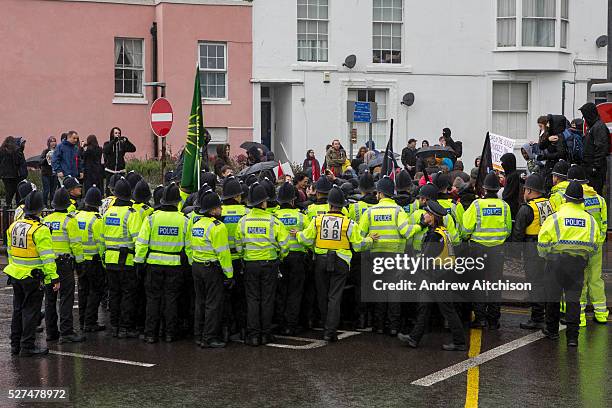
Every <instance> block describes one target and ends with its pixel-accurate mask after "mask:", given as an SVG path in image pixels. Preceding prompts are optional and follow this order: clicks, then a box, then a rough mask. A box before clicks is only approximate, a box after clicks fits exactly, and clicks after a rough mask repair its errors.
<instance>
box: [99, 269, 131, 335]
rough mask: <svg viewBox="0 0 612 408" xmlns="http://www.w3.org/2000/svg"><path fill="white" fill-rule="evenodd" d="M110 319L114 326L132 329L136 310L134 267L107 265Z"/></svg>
mask: <svg viewBox="0 0 612 408" xmlns="http://www.w3.org/2000/svg"><path fill="white" fill-rule="evenodd" d="M106 274H107V277H108V290H109V299H108V302H109V306H110V321H111V325H112V326H113V327H114V328H122V329H134V328H135V322H134V315H135V312H136V303H135V302H136V289H137V286H138V278H137V275H136V269H135V268H134V267H133V266H127V265H115V264H111V265H107V266H106Z"/></svg>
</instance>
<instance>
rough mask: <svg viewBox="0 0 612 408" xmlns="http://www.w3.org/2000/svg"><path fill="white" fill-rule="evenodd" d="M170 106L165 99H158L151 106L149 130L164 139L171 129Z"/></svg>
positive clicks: (171, 115) (171, 114) (171, 116)
mask: <svg viewBox="0 0 612 408" xmlns="http://www.w3.org/2000/svg"><path fill="white" fill-rule="evenodd" d="M172 120H173V113H172V105H170V102H169V101H168V100H167V99H166V98H159V99H156V100H155V102H153V105H151V129H152V130H153V133H155V134H156V135H157V136H160V137H166V135H167V134H168V133H170V129H171V128H172Z"/></svg>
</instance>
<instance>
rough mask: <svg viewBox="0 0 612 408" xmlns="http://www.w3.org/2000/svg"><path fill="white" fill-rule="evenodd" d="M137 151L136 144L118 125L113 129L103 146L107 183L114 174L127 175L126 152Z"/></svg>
mask: <svg viewBox="0 0 612 408" xmlns="http://www.w3.org/2000/svg"><path fill="white" fill-rule="evenodd" d="M135 151H136V146H134V145H133V144H132V142H130V141H129V140H128V138H127V137H125V136H123V135H122V134H121V129H119V128H118V127H114V128H112V129H111V131H110V139H109V141H108V142H105V143H104V146H103V148H102V153H103V154H104V171H105V173H106V184H107V185H108V184H109V183H110V178H111V177H112V176H113V175H114V174H119V175H125V154H126V153H134V152H135ZM107 192H108V188H107Z"/></svg>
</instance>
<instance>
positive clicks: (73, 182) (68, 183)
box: [64, 176, 82, 191]
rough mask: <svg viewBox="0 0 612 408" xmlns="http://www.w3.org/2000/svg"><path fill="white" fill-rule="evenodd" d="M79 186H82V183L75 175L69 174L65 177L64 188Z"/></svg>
mask: <svg viewBox="0 0 612 408" xmlns="http://www.w3.org/2000/svg"><path fill="white" fill-rule="evenodd" d="M77 187H82V185H81V183H79V180H77V179H76V178H75V177H72V176H68V177H66V178H65V179H64V188H65V189H66V190H68V191H71V190H73V189H75V188H77Z"/></svg>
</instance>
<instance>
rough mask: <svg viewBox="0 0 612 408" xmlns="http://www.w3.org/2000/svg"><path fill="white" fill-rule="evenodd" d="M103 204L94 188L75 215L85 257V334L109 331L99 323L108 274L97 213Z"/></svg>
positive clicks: (82, 270)
mask: <svg viewBox="0 0 612 408" xmlns="http://www.w3.org/2000/svg"><path fill="white" fill-rule="evenodd" d="M101 204H102V192H101V191H100V190H99V189H98V187H97V186H96V185H93V186H91V187H90V188H89V190H87V194H85V200H84V207H83V209H82V210H79V211H77V212H76V219H77V223H78V225H79V230H80V232H81V241H82V244H83V258H84V261H83V263H82V264H80V265H77V275H78V277H79V280H78V288H79V323H80V326H81V330H83V331H84V332H85V333H91V332H97V331H103V330H105V329H106V326H104V325H100V324H98V308H99V307H100V301H101V300H102V296H103V295H104V289H105V286H106V272H105V271H104V266H102V258H103V257H104V251H105V246H104V241H103V240H102V216H101V215H100V213H99V212H98V208H99V207H100V205H101Z"/></svg>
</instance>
